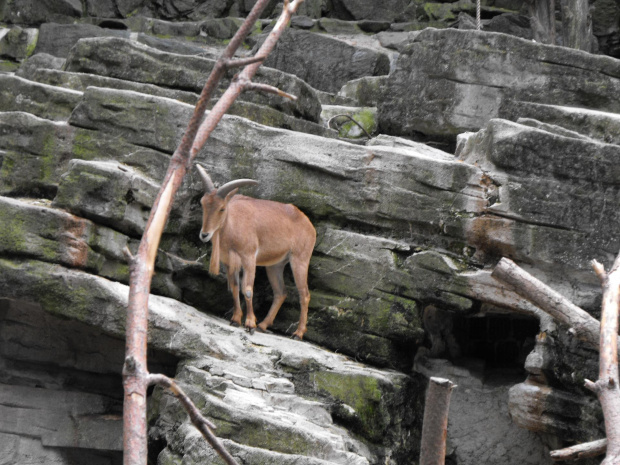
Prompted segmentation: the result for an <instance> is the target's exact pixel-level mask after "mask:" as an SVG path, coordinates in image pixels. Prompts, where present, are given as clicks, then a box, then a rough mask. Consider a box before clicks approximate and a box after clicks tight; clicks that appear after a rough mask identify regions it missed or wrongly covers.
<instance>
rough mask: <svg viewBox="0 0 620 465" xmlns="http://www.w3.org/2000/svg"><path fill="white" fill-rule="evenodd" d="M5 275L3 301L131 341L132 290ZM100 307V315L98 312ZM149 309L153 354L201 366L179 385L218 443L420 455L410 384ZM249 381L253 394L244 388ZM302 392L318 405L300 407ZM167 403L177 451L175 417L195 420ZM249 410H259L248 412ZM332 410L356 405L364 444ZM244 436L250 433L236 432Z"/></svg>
mask: <svg viewBox="0 0 620 465" xmlns="http://www.w3.org/2000/svg"><path fill="white" fill-rule="evenodd" d="M0 271H1V272H2V276H3V280H2V282H0V295H2V296H3V297H4V298H7V299H20V300H24V299H27V300H28V301H30V302H32V303H35V304H38V305H39V306H41V307H42V309H43V310H44V311H46V312H47V313H49V314H51V315H55V316H59V317H62V318H68V319H72V320H76V321H80V322H82V323H85V324H87V325H91V326H96V327H98V328H101V330H102V331H103V332H104V333H106V334H108V335H109V336H112V337H115V338H122V337H123V335H124V328H125V314H126V305H127V293H128V289H127V286H125V285H122V284H119V283H114V282H111V281H108V280H106V279H104V278H101V277H98V276H94V275H91V274H87V273H84V272H81V271H77V270H71V269H67V268H64V267H62V266H60V265H53V264H48V263H44V262H40V261H36V260H27V259H20V260H15V259H13V260H10V261H9V260H6V259H5V258H0ZM95 307H96V308H97V309H98V311H97V312H93V311H92V308H95ZM149 310H150V318H149V344H150V346H151V347H153V348H155V349H161V350H164V351H166V352H168V353H171V354H173V355H176V356H178V357H181V358H183V359H186V360H187V359H193V361H191V362H187V363H185V364H182V365H181V366H180V367H179V371H178V373H177V379H178V380H179V381H180V382H181V384H182V385H184V386H185V387H186V388H187V389H188V392H189V393H190V395H192V396H194V398H195V400H196V401H197V402H198V406H199V408H201V409H203V411H205V412H206V413H207V414H208V415H209V416H210V417H212V418H213V420H214V421H215V422H216V423H219V424H220V428H218V431H219V434H220V435H222V436H224V437H226V436H227V435H228V434H231V435H232V434H233V432H234V434H235V438H236V440H238V442H243V443H246V444H247V445H258V444H261V443H262V444H264V442H262V441H263V440H264V439H265V438H267V437H270V438H271V439H272V440H273V441H275V443H276V445H273V444H272V446H273V448H274V449H276V450H280V451H281V452H286V453H296V452H301V451H303V454H304V455H311V456H315V457H319V458H320V457H323V458H324V459H327V460H329V461H332V460H333V461H336V462H337V463H359V464H364V463H367V462H372V463H375V462H376V461H377V459H378V457H385V456H389V455H391V454H397V453H400V452H399V451H398V449H389V450H388V449H386V446H387V445H389V444H400V446H398V447H406V448H410V447H415V445H412V444H409V443H408V441H409V440H408V439H407V438H408V437H409V428H410V426H411V422H412V421H420V419H421V417H420V416H419V415H418V414H417V413H416V412H412V411H410V410H409V409H408V408H407V407H406V406H407V405H409V403H411V402H415V397H414V396H413V392H414V391H412V390H411V388H412V386H411V379H410V378H409V376H407V375H404V374H402V373H397V372H394V371H389V370H378V369H372V368H371V369H367V368H366V367H364V366H363V365H361V364H358V363H355V362H352V361H350V360H349V359H347V358H346V357H344V356H342V355H338V354H333V353H330V352H328V351H326V350H324V349H320V348H318V347H315V346H312V345H311V344H308V343H302V342H298V341H294V340H290V339H288V338H281V337H277V336H273V335H268V334H259V333H255V334H254V335H252V336H246V334H245V332H244V331H243V329H237V328H231V327H230V326H229V325H228V324H227V322H224V321H222V320H218V319H216V318H214V317H209V316H206V315H204V314H202V313H200V312H198V311H196V310H195V309H193V308H191V307H189V306H187V305H184V304H182V303H180V302H178V301H176V300H173V299H168V298H164V297H158V296H154V295H152V296H151V297H150V299H149ZM205 354H206V355H205ZM248 380H251V387H249V386H248V387H246V386H244V384H245V385H247V382H248ZM205 387H206V391H204V389H205ZM415 392H417V391H415ZM300 394H301V395H303V396H304V397H309V398H314V399H315V400H314V401H308V400H306V399H303V398H299V399H298V396H299V395H300ZM161 399H163V400H161V401H160V403H161V405H160V407H155V408H159V409H161V410H158V411H159V412H160V413H161V415H158V421H159V422H161V424H160V426H161V431H163V432H164V434H166V435H169V436H168V439H169V441H168V443H172V442H173V439H174V437H175V435H181V436H182V435H183V433H182V432H180V431H179V430H178V429H177V427H178V426H179V425H178V422H176V421H171V418H172V420H174V418H179V415H183V418H182V420H180V421H182V422H187V417H186V415H185V414H184V413H182V414H181V413H180V412H179V411H178V405H176V404H175V406H174V407H173V406H170V405H169V404H168V401H169V400H170V398H169V397H168V396H163V397H162V398H161ZM248 402H249V403H251V404H252V405H256V406H257V408H260V410H261V411H259V412H253V411H249V410H250V409H249V407H248ZM334 403H338V404H340V405H341V404H343V403H344V404H347V405H349V407H348V409H349V411H350V418H349V421H351V420H352V419H353V418H358V422H359V423H358V424H357V427H354V429H355V430H356V431H357V433H358V435H359V437H358V438H357V439H354V438H353V437H352V436H351V434H350V433H349V432H348V431H347V430H345V429H343V428H341V427H338V426H336V425H334V424H333V420H331V421H330V417H329V414H328V413H327V412H330V410H329V407H328V406H329V405H333V404H334ZM321 404H322V405H321ZM330 413H331V412H330ZM170 415H172V417H171V416H170ZM420 415H421V412H420ZM338 418H342V417H341V416H338ZM347 424H349V423H347ZM353 424H354V425H355V423H353ZM243 425H245V426H243ZM250 425H253V427H250ZM240 428H241V429H242V430H243V432H244V434H242V435H238V434H237V433H238V431H239V429H240ZM282 433H286V434H287V435H288V436H285V437H282V435H281V434H282ZM257 437H260V439H257ZM397 438H399V439H398V440H397ZM371 445H372V448H371V449H369V447H370V446H371ZM389 447H393V446H389Z"/></svg>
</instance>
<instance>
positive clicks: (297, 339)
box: [291, 334, 301, 341]
mask: <svg viewBox="0 0 620 465" xmlns="http://www.w3.org/2000/svg"><path fill="white" fill-rule="evenodd" d="M291 339H294V340H296V341H301V338H300V337H299V336H298V335H297V334H293V335H292V336H291Z"/></svg>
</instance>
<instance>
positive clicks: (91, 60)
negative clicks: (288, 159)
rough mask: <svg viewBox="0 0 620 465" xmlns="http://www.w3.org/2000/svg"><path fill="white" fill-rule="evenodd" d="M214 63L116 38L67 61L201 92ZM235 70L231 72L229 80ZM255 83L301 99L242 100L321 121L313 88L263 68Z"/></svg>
mask: <svg viewBox="0 0 620 465" xmlns="http://www.w3.org/2000/svg"><path fill="white" fill-rule="evenodd" d="M214 63H215V62H214V61H213V60H210V59H207V58H201V57H191V56H185V55H177V54H171V53H166V52H162V51H158V50H155V49H153V48H151V47H148V46H144V45H142V44H139V43H136V42H132V41H127V40H122V39H114V38H103V39H84V40H81V41H79V42H78V44H77V45H76V47H75V48H74V49H73V50H72V52H71V54H70V56H69V57H68V58H67V64H66V67H65V70H66V71H71V72H80V73H89V74H97V75H104V76H108V77H113V78H117V79H124V80H129V81H137V82H143V83H145V84H155V85H159V86H164V87H171V88H177V89H183V90H189V91H193V92H200V91H201V90H202V87H203V85H204V76H206V75H208V73H209V72H211V70H212V69H213V66H214ZM234 73H236V71H234V72H231V73H230V74H231V75H230V78H232V75H233V74H234ZM256 82H260V83H264V84H269V85H272V86H276V87H278V88H280V89H282V90H284V91H285V92H288V93H290V94H293V95H295V96H297V97H298V100H297V101H295V102H290V101H283V100H284V99H282V98H277V99H276V98H275V97H273V96H271V95H269V94H267V95H265V94H259V93H252V92H250V93H246V94H244V96H243V98H242V99H243V100H247V101H251V102H256V103H261V104H266V103H267V104H268V103H272V104H273V105H274V106H275V107H276V109H278V110H280V111H283V112H285V113H287V114H292V115H295V116H299V117H301V118H305V119H307V120H309V121H315V122H316V121H318V119H319V113H320V104H319V102H318V99H317V97H316V95H315V93H314V91H313V89H312V88H311V87H309V86H308V85H307V84H306V83H305V82H303V81H301V80H300V79H297V78H295V77H294V76H291V75H288V74H285V73H282V72H279V71H277V70H273V69H268V68H264V69H261V70H260V71H259V73H258V75H257V78H256Z"/></svg>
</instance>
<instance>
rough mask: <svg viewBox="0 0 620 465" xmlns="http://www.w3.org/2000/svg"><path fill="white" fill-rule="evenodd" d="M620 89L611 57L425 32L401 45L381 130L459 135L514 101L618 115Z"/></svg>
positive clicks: (469, 34) (382, 107)
mask: <svg viewBox="0 0 620 465" xmlns="http://www.w3.org/2000/svg"><path fill="white" fill-rule="evenodd" d="M438 70H442V71H441V72H440V73H438ZM576 89H579V90H578V91H576ZM618 92H620V65H619V64H618V60H615V59H613V58H611V57H607V56H600V55H592V54H589V53H586V52H583V51H580V50H572V49H566V48H562V47H555V46H550V45H541V44H538V43H533V42H531V41H527V40H525V39H520V38H518V37H514V36H509V35H506V34H498V33H491V32H488V33H487V32H485V33H480V32H477V31H464V30H456V29H444V30H435V29H427V30H424V31H422V32H420V33H419V34H417V35H416V36H415V37H414V39H413V40H412V41H410V42H409V43H408V44H407V45H406V46H405V47H404V48H403V50H402V51H401V54H400V55H399V57H398V61H397V64H396V67H395V69H394V71H393V72H392V73H391V74H390V75H389V77H388V79H387V83H386V85H385V86H384V93H383V95H384V98H382V99H381V101H380V104H379V107H378V108H379V126H380V130H381V131H382V132H385V133H388V134H396V135H399V136H406V135H409V136H412V137H413V136H415V135H416V133H422V134H426V135H428V136H437V137H440V136H442V137H450V135H451V134H452V135H453V137H456V136H457V135H458V134H460V133H462V132H466V131H477V130H479V129H481V128H483V127H484V126H485V125H486V124H487V123H488V122H489V120H490V119H492V118H497V117H500V116H501V108H502V106H503V105H504V103H505V102H509V101H511V100H524V101H528V102H533V103H539V104H550V105H562V106H574V107H586V108H591V109H596V110H599V111H607V112H620V104H619V103H618V101H617V100H616V99H615V98H613V97H611V96H613V95H616V94H617V93H618Z"/></svg>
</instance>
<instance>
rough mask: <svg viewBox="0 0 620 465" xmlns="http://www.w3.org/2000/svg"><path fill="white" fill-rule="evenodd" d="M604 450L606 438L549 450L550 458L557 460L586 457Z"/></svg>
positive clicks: (593, 455)
mask: <svg viewBox="0 0 620 465" xmlns="http://www.w3.org/2000/svg"><path fill="white" fill-rule="evenodd" d="M606 450H607V439H599V440H598V441H592V442H586V443H584V444H577V445H576V446H571V447H567V448H565V449H558V450H554V451H551V460H554V461H556V462H559V461H561V460H579V459H586V458H588V457H596V456H598V455H602V454H604V453H605V451H606Z"/></svg>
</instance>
